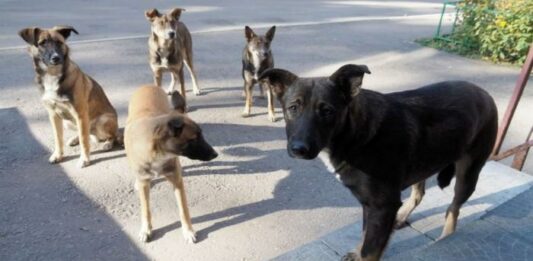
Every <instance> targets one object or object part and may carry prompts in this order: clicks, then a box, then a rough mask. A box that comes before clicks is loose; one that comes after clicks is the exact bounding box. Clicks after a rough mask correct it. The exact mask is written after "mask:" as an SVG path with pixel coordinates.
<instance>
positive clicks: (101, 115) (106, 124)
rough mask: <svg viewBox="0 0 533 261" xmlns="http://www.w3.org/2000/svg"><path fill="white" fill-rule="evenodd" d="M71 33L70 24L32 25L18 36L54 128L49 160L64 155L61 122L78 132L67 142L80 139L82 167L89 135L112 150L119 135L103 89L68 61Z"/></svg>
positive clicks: (86, 161) (87, 156) (57, 158)
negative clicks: (52, 149) (31, 64)
mask: <svg viewBox="0 0 533 261" xmlns="http://www.w3.org/2000/svg"><path fill="white" fill-rule="evenodd" d="M71 32H74V33H76V34H77V33H78V32H77V31H76V30H75V29H74V28H72V27H71V26H56V27H54V28H52V29H40V28H36V27H32V28H26V29H22V30H21V31H20V32H19V35H20V37H22V39H24V41H26V42H27V43H28V44H29V47H28V50H29V53H30V55H31V57H32V58H33V65H34V68H35V73H36V77H35V80H36V82H37V83H38V84H39V87H40V91H41V100H42V101H43V103H44V106H45V108H46V110H47V111H48V116H49V118H50V122H51V123H52V127H53V129H54V137H55V150H54V153H53V154H52V156H50V159H49V161H50V163H57V162H60V161H61V160H62V158H63V126H62V123H63V122H64V123H65V125H66V126H68V127H70V128H72V129H76V130H77V131H78V135H77V136H76V137H73V138H71V139H70V140H69V142H68V144H69V145H70V146H76V145H78V144H80V140H81V155H80V160H79V162H78V166H79V167H85V166H87V165H89V164H90V159H89V153H90V143H89V135H91V137H92V138H95V139H96V140H98V141H104V142H105V144H104V150H109V149H111V148H112V147H113V144H114V143H115V142H116V141H120V138H119V139H118V140H117V137H118V124H117V113H116V111H115V108H113V106H112V105H111V103H110V102H109V100H108V99H107V97H106V95H105V93H104V90H103V89H102V87H100V85H99V84H98V83H97V82H96V81H95V80H94V79H93V78H91V77H90V76H88V75H86V74H84V73H83V72H82V71H81V70H80V68H79V67H78V65H76V64H75V63H74V62H73V61H72V60H70V55H69V48H68V46H67V45H66V44H65V40H66V39H67V38H68V37H69V36H70V34H71Z"/></svg>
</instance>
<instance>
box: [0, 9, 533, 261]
mask: <svg viewBox="0 0 533 261" xmlns="http://www.w3.org/2000/svg"><path fill="white" fill-rule="evenodd" d="M440 3H441V1H437V0H434V1H433V0H432V1H386V2H385V1H328V0H326V1H322V0H311V1H307V0H305V1H304V0H283V1H282V0H273V1H257V0H250V1H245V2H243V1H237V0H230V1H214V0H194V1H193V0H185V1H181V2H179V3H177V2H176V1H169V0H162V1H158V2H154V3H152V2H150V3H148V2H131V1H128V0H117V1H104V0H95V1H91V2H90V3H89V2H87V1H81V0H74V1H71V0H68V1H67V0H54V1H37V0H25V1H15V0H8V1H2V2H1V3H0V68H1V69H0V122H2V123H3V124H1V125H0V141H1V142H0V163H1V164H0V198H2V199H4V200H0V260H28V259H30V260H57V259H62V258H65V259H71V260H87V259H94V260H97V259H120V260H125V259H126V260H131V259H134V258H138V259H140V260H143V259H150V260H213V259H214V260H265V259H269V258H273V257H276V256H279V255H281V254H282V253H285V252H287V251H289V250H291V249H294V248H297V247H298V246H301V245H303V244H305V243H307V242H310V241H312V240H314V239H317V238H320V237H322V236H324V235H326V234H328V233H330V232H331V231H334V230H336V229H338V228H341V227H344V226H346V225H349V224H352V223H353V222H355V221H357V220H360V214H361V210H360V207H359V205H358V203H357V202H356V200H355V199H354V198H353V196H352V195H351V194H350V193H349V191H348V190H347V189H345V188H344V187H343V186H342V184H340V183H339V182H338V181H337V180H336V179H335V178H334V176H333V175H332V174H331V173H329V172H328V170H327V168H326V166H325V164H324V163H323V162H322V161H321V160H318V159H317V160H314V161H301V160H294V159H291V158H289V157H288V156H287V152H286V137H285V131H284V126H285V124H284V122H283V121H282V120H281V110H280V108H279V104H277V103H276V108H277V109H276V112H277V115H278V118H279V119H280V120H279V121H277V122H275V123H271V122H270V121H268V119H267V116H266V113H267V111H266V101H265V99H260V98H259V97H256V99H255V100H254V106H253V107H252V116H251V117H249V118H242V117H241V111H242V109H243V106H244V101H243V100H242V98H241V93H242V84H243V82H242V78H241V71H240V70H241V53H242V48H243V47H244V44H245V43H244V42H245V40H244V33H243V29H242V28H243V27H244V25H245V24H250V25H252V26H253V27H258V26H259V27H262V26H270V25H272V24H278V25H283V26H280V27H279V28H278V29H277V31H276V35H275V38H274V42H273V43H272V49H273V53H274V59H275V63H276V66H277V67H280V68H284V69H288V70H291V71H293V72H294V73H296V74H299V75H302V76H327V75H330V74H331V73H333V72H334V71H335V70H336V69H338V68H339V67H340V66H341V65H344V64H346V63H356V64H366V65H368V66H369V68H370V70H371V71H372V74H371V75H368V76H365V81H364V84H363V86H364V88H369V89H373V90H377V91H382V92H393V91H400V90H406V89H411V88H414V87H418V86H422V85H425V84H429V83H433V82H436V81H442V80H467V81H472V82H474V83H476V84H478V85H480V86H482V87H483V88H485V89H486V90H487V91H488V92H489V93H490V94H491V95H493V96H494V98H495V100H496V102H497V105H498V108H499V110H500V115H503V110H504V109H505V106H506V105H507V101H508V99H509V97H510V96H511V92H512V88H513V86H514V83H515V81H516V78H517V76H518V74H519V68H516V67H511V66H499V65H493V64H490V63H487V62H483V61H476V60H471V59H466V58H463V57H459V56H456V55H451V54H447V53H443V52H439V51H437V50H434V49H430V48H424V47H421V46H420V45H418V44H417V43H415V42H414V40H415V39H418V38H421V37H428V36H431V35H432V34H433V33H434V31H435V27H436V25H437V23H438V15H437V16H435V14H437V13H439V12H440ZM176 4H179V5H180V6H184V7H185V8H187V9H188V11H187V12H185V13H183V15H182V20H183V21H184V22H185V23H186V24H187V25H188V27H189V29H190V30H191V31H192V32H194V33H193V35H192V37H193V46H194V54H195V57H194V63H195V67H196V70H197V73H198V79H199V84H200V87H201V88H202V89H203V90H204V92H205V95H202V96H194V95H192V94H189V95H188V99H189V100H188V104H189V106H190V107H191V112H190V114H189V115H190V116H191V117H192V118H193V119H195V120H196V121H198V122H199V124H200V126H201V127H202V128H203V130H204V134H205V137H206V139H207V140H208V141H209V142H210V143H212V144H213V145H214V147H215V148H216V150H217V151H218V152H219V155H220V156H219V157H218V158H217V159H216V160H215V161H213V162H209V163H202V162H197V161H191V160H187V159H183V166H184V170H185V171H184V173H185V174H184V181H185V187H186V190H187V196H188V200H189V206H190V210H191V215H192V219H193V223H194V226H195V228H196V230H197V231H198V234H199V238H200V240H199V242H198V243H197V244H195V245H188V244H186V243H185V242H184V240H183V238H182V236H181V231H180V226H181V224H180V222H179V217H178V212H177V206H176V202H175V199H174V197H173V194H172V189H171V186H170V185H169V184H167V182H162V181H160V180H157V181H155V182H154V184H153V188H152V192H151V204H152V213H153V219H154V229H155V235H156V236H155V240H154V241H152V242H150V243H148V244H143V243H141V242H139V240H138V239H137V233H138V230H139V226H140V219H139V205H138V204H139V203H138V198H137V195H136V193H135V191H134V190H133V182H134V175H133V174H132V173H131V171H130V169H129V167H128V165H127V161H126V159H125V155H124V151H123V150H116V151H112V152H101V151H99V148H98V147H97V146H95V148H93V151H94V153H93V154H92V157H93V164H92V165H91V166H90V167H88V168H85V169H81V170H80V169H78V168H77V167H76V166H75V165H76V160H77V157H78V156H79V149H78V148H70V147H67V148H65V155H66V156H67V158H66V160H65V161H64V162H63V163H61V164H59V165H49V164H48V163H47V159H48V157H49V155H50V151H51V150H52V148H53V137H52V131H51V127H50V124H49V122H48V117H47V114H46V111H45V110H44V108H43V107H42V105H41V102H40V99H39V93H38V90H37V87H36V86H35V83H34V82H33V78H34V72H33V68H32V64H31V59H30V58H29V57H28V55H27V53H26V52H25V50H24V49H23V48H20V46H21V45H22V44H23V41H22V40H21V39H19V37H18V36H17V35H16V32H17V31H18V30H20V29H21V28H22V27H26V26H37V25H38V26H52V25H55V24H71V25H74V26H75V27H76V28H77V29H78V31H79V32H80V35H73V36H72V37H71V39H69V41H68V42H69V43H71V45H70V55H71V57H72V59H73V60H74V61H75V62H76V63H77V64H78V65H79V66H80V67H81V69H82V70H83V71H84V72H86V73H87V74H89V75H91V76H92V77H93V78H94V79H96V80H97V81H98V82H99V83H100V84H101V85H102V86H103V88H104V89H105V92H106V94H107V96H108V97H109V99H110V101H111V103H112V104H113V105H114V106H115V108H116V109H117V112H118V114H119V125H120V126H121V127H124V125H125V121H126V116H127V103H128V100H129V98H130V96H131V93H133V91H134V90H135V89H136V88H137V87H138V86H140V85H142V84H146V83H151V82H152V75H151V72H150V69H149V65H148V61H147V36H148V32H149V25H148V23H147V21H146V20H145V18H144V17H143V15H142V14H143V11H144V9H145V8H147V7H148V6H149V5H157V6H158V7H160V9H169V8H170V7H173V6H174V5H176ZM51 6H57V7H58V8H55V9H54V8H51ZM59 7H60V8H59ZM52 9H53V10H52ZM43 13H46V15H43ZM376 17H378V18H379V17H381V18H380V19H374V18H376ZM387 17H388V18H387ZM390 17H395V18H394V19H389V18H390ZM448 22H449V21H448ZM220 29H223V30H220ZM264 31H265V30H264V29H258V30H257V32H258V33H263V32H264ZM4 47H7V48H4ZM10 47H15V48H10ZM2 48H4V49H2ZM185 74H186V75H188V74H187V73H185ZM167 76H168V75H167ZM186 79H187V80H186V86H187V89H190V87H191V83H190V81H189V80H188V79H189V78H188V76H186ZM164 80H165V81H164V82H165V84H168V82H169V79H168V77H165V79H164ZM165 87H166V86H165ZM531 111H533V89H532V88H526V91H525V93H524V97H523V99H522V105H521V107H520V108H519V110H518V111H517V114H516V121H515V122H514V123H513V126H511V129H510V133H509V137H510V138H509V139H508V140H506V143H505V144H504V146H505V147H508V146H510V145H514V144H516V143H518V142H522V141H523V139H524V138H525V132H526V131H527V130H528V129H529V127H530V124H531V117H530V112H531ZM525 126H527V127H525ZM71 135H74V133H73V132H70V131H66V133H65V138H68V137H70V136H71ZM532 163H533V162H532V161H531V160H529V161H528V162H526V171H529V172H533V167H532V166H533V164H532ZM493 192H494V191H490V190H488V191H487V193H488V194H486V195H489V194H492V193H493ZM429 193H430V192H428V194H429ZM431 193H433V192H431ZM435 193H437V194H434V195H439V194H438V192H435ZM489 197H490V196H487V197H485V198H487V199H488V198H489ZM433 207H436V208H435V209H433V210H431V209H432V207H431V206H429V207H428V210H427V212H425V214H426V215H430V216H431V215H433V216H435V220H439V221H440V220H441V216H442V214H441V213H442V209H440V208H441V207H443V206H441V204H439V205H437V206H433ZM475 207H477V205H476V206H475ZM473 209H475V208H474V207H473ZM421 220H424V219H421ZM415 223H416V222H415ZM413 225H414V226H416V224H413ZM419 225H420V226H423V225H424V224H423V223H420V224H419ZM353 229H356V227H354V228H353ZM100 231H101V232H100ZM432 231H434V229H431V228H429V227H428V231H427V234H428V235H429V236H431V235H432V233H434V232H432ZM435 231H436V230H435ZM411 232H413V233H414V231H410V230H405V232H402V233H405V234H406V237H412V238H413V239H412V240H413V241H417V242H420V244H423V243H424V242H426V241H427V240H431V239H430V238H425V236H424V238H418V237H417V234H412V233H411ZM356 234H357V233H352V234H350V236H351V235H356ZM399 235H400V234H399ZM426 239H427V240H426ZM419 240H420V241H419ZM346 242H348V243H350V247H351V245H352V244H355V242H356V239H352V240H347V241H346ZM404 242H407V241H404ZM21 246H23V247H24V249H25V251H20V248H21ZM399 249H401V247H399ZM106 255H107V257H109V258H105V257H106Z"/></svg>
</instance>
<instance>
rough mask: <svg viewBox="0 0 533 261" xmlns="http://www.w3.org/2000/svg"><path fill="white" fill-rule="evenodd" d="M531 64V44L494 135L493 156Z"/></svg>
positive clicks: (510, 118)
mask: <svg viewBox="0 0 533 261" xmlns="http://www.w3.org/2000/svg"><path fill="white" fill-rule="evenodd" d="M532 66H533V44H531V45H530V46H529V53H528V54H527V58H526V62H525V63H524V66H522V71H521V72H520V76H518V80H517V81H516V85H515V88H514V91H513V96H512V97H511V100H510V101H509V104H508V105H507V110H506V111H505V115H504V116H503V121H502V123H501V125H500V127H499V128H498V136H497V137H496V144H495V145H494V149H493V151H492V155H493V156H495V155H497V154H498V153H499V152H500V149H501V146H502V143H503V139H504V138H505V135H506V134H507V130H508V129H509V125H510V124H511V120H512V119H513V115H514V112H515V110H516V107H517V106H518V102H519V101H520V98H521V97H522V93H523V91H524V88H525V87H526V83H527V81H528V79H529V74H530V73H531V67H532Z"/></svg>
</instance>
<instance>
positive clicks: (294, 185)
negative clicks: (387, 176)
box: [153, 124, 356, 241]
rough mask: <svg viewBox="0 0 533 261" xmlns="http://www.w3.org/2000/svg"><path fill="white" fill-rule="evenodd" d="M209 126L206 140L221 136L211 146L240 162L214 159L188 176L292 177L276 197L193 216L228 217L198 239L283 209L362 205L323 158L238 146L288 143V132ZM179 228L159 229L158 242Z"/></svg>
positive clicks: (279, 186)
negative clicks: (293, 156) (279, 174)
mask: <svg viewBox="0 0 533 261" xmlns="http://www.w3.org/2000/svg"><path fill="white" fill-rule="evenodd" d="M203 127H204V130H205V132H206V137H217V139H213V140H212V142H211V143H212V144H213V145H215V146H221V145H228V148H225V149H223V150H221V151H220V152H221V153H222V154H224V155H228V156H230V157H229V158H231V159H235V158H238V160H214V161H211V162H200V163H196V164H191V165H187V166H184V168H183V170H184V172H183V175H184V177H187V176H199V175H248V174H261V173H264V175H269V173H271V172H276V171H279V170H288V172H289V174H288V175H287V176H286V177H284V178H283V179H281V180H280V181H278V183H277V184H276V185H275V188H274V191H273V197H272V198H269V199H265V200H260V201H257V202H253V203H249V204H244V205H241V206H236V207H232V208H229V209H225V210H222V211H219V212H215V213H210V214H206V215H202V216H197V217H193V218H192V223H193V224H198V223H204V222H209V221H211V220H218V219H223V221H220V222H215V223H213V224H211V225H209V226H208V227H206V228H204V229H202V230H200V231H198V232H197V240H198V241H202V240H204V239H206V238H208V237H209V234H211V233H214V232H215V231H217V230H219V229H223V228H227V227H230V226H233V225H236V224H239V223H243V222H246V221H250V220H253V219H255V218H260V217H263V216H266V215H269V214H272V213H276V212H279V211H285V210H299V209H300V210H301V209H316V208H323V207H342V208H344V207H354V206H356V201H355V200H354V198H353V196H352V195H351V194H350V192H349V191H348V190H347V189H344V188H343V186H342V185H341V184H340V183H339V182H338V181H337V180H336V179H335V177H334V176H333V175H330V174H329V173H327V171H326V168H325V166H324V165H323V163H322V162H321V161H319V160H314V161H303V160H294V159H291V158H289V157H288V155H287V152H286V150H285V149H271V150H261V149H258V148H256V147H251V146H248V145H245V146H235V145H238V144H243V143H249V142H252V141H253V142H265V141H271V140H281V139H284V138H285V136H284V131H283V128H280V127H270V126H245V127H244V128H246V129H247V130H246V131H245V132H246V133H251V134H250V135H252V134H255V135H253V137H252V136H248V135H247V134H246V133H244V132H243V126H241V125H236V124H206V125H203ZM215 131H216V132H217V133H218V135H214V136H210V135H209V132H215ZM225 133H228V134H229V133H231V135H229V136H226V135H224V134H225ZM210 141H211V139H210ZM236 156H238V157H236ZM241 159H242V160H241ZM310 172H313V173H310ZM332 188H334V189H332ZM311 191H312V193H311ZM228 217H231V218H228ZM178 228H180V222H179V221H177V222H174V223H171V224H168V225H166V226H164V227H160V228H158V229H155V230H154V231H153V240H157V239H159V238H162V237H163V236H164V235H165V234H166V233H167V232H170V231H173V230H176V229H178Z"/></svg>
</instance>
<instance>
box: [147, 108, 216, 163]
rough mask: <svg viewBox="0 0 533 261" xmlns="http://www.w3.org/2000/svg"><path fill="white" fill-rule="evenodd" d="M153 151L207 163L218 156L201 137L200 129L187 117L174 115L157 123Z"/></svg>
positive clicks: (178, 114)
mask: <svg viewBox="0 0 533 261" xmlns="http://www.w3.org/2000/svg"><path fill="white" fill-rule="evenodd" d="M154 146H155V148H154V150H155V151H157V152H160V153H165V152H167V153H172V154H176V155H180V156H185V157H187V158H190V159H194V160H202V161H209V160H212V159H214V158H216V157H217V156H218V154H217V153H216V151H215V150H214V149H213V147H211V145H209V144H208V143H207V142H206V141H205V139H204V137H203V135H202V129H200V127H199V126H198V125H197V124H196V123H195V122H194V121H192V120H191V119H190V118H189V117H187V116H185V115H183V114H180V113H175V114H172V115H171V116H169V117H168V118H165V120H164V121H162V122H161V123H159V124H158V125H157V126H156V128H155V131H154Z"/></svg>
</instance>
